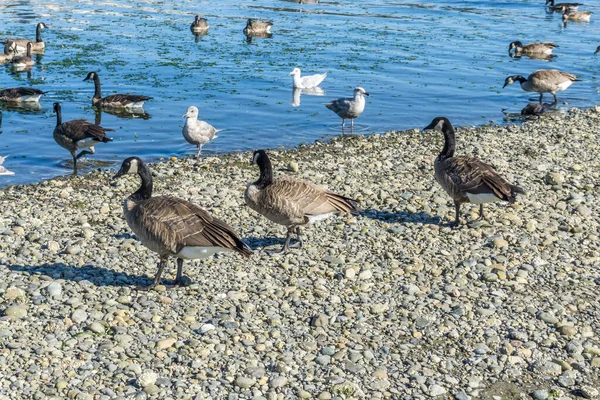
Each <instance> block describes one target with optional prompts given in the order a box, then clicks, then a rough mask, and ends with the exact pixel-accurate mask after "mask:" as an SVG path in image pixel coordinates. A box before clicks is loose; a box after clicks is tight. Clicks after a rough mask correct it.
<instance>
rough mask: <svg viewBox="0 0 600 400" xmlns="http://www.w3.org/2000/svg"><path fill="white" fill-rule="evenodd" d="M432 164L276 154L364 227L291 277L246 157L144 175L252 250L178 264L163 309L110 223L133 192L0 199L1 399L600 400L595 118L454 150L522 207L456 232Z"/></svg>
mask: <svg viewBox="0 0 600 400" xmlns="http://www.w3.org/2000/svg"><path fill="white" fill-rule="evenodd" d="M442 145H443V138H442V135H441V134H440V133H439V132H435V133H433V132H432V133H423V132H420V131H418V130H414V131H406V132H389V133H386V134H384V135H373V136H368V137H362V136H344V137H339V138H335V139H333V140H331V141H330V142H328V143H321V142H318V143H315V144H312V145H309V146H302V147H300V148H298V149H294V150H286V151H271V152H270V155H271V158H272V160H273V164H274V168H275V173H276V174H293V175H296V176H298V177H303V178H306V179H310V180H312V181H314V182H316V183H319V184H323V185H326V186H327V187H328V188H330V189H332V190H334V191H336V192H338V193H340V194H343V195H346V196H349V197H352V198H356V199H357V200H359V201H360V205H361V207H362V208H363V209H364V212H363V213H362V215H360V216H356V217H348V218H346V217H338V218H332V219H329V220H327V221H324V222H320V223H318V224H316V225H314V226H311V227H309V228H307V229H305V230H304V232H303V233H304V237H305V244H306V246H305V248H304V249H301V250H294V251H292V252H291V253H289V254H286V255H284V256H268V255H266V254H265V253H264V252H263V251H262V250H261V249H262V247H263V246H272V245H276V246H279V245H281V243H282V240H283V239H282V238H283V236H284V229H283V228H282V227H280V226H276V225H274V224H272V223H271V222H269V221H267V220H266V219H264V218H262V217H260V216H258V215H256V214H255V213H253V212H252V210H249V209H248V208H247V207H246V206H245V205H244V204H243V190H244V188H245V186H246V184H248V183H249V182H252V181H253V180H255V179H256V177H257V176H258V169H257V168H256V167H255V166H251V165H250V162H249V161H250V154H248V153H243V154H230V155H226V156H223V157H213V158H205V159H202V160H200V161H199V162H197V161H196V160H194V159H179V160H169V161H165V162H160V163H157V164H154V165H152V166H151V168H152V170H153V174H154V178H155V183H154V190H155V193H156V194H166V193H169V194H172V195H175V196H178V197H181V198H184V199H188V200H190V201H192V202H194V203H196V204H198V205H201V206H202V207H204V208H206V209H207V210H209V211H210V212H211V213H212V214H213V215H215V216H217V217H219V218H222V219H223V220H225V221H226V222H228V223H229V224H230V225H232V226H233V227H235V228H236V229H237V230H238V232H239V233H240V234H241V235H242V237H244V238H245V240H246V242H247V243H248V244H249V245H250V246H251V247H252V248H253V249H255V250H256V251H255V254H254V255H253V256H252V257H251V258H250V259H248V260H246V259H243V258H242V257H241V256H238V255H232V254H222V255H217V256H215V257H213V258H211V259H208V260H207V261H205V262H189V263H187V264H186V265H187V269H184V273H185V274H186V275H187V276H189V277H190V278H191V280H192V282H193V284H192V285H191V286H188V287H185V288H178V289H173V290H166V288H165V287H164V286H159V287H157V288H156V289H155V290H152V291H150V292H138V291H136V290H135V289H134V287H135V286H136V285H139V284H148V283H149V282H150V280H151V277H152V276H153V275H154V273H155V272H156V263H157V257H156V255H155V254H153V253H151V252H150V251H148V250H147V249H146V248H145V247H143V246H141V245H140V243H139V242H138V241H137V240H136V239H135V238H134V237H133V236H132V234H131V231H130V229H129V228H128V227H127V225H126V223H125V221H124V220H123V218H122V209H121V207H122V201H123V199H124V198H125V197H126V196H127V195H129V194H130V193H132V192H133V191H134V190H135V189H137V187H138V185H139V183H138V181H137V178H135V177H129V178H127V179H122V180H120V181H119V182H113V181H111V179H110V177H111V175H112V173H111V172H108V171H105V172H100V171H95V172H92V173H90V174H87V175H84V176H79V177H74V178H61V179H55V180H52V181H48V182H42V183H39V184H35V185H24V186H14V187H8V188H4V189H0V206H1V208H0V210H1V211H0V273H2V275H3V279H2V280H1V281H0V398H1V399H16V398H35V399H44V398H55V399H59V398H60V399H63V398H72V399H118V398H121V399H129V398H134V399H145V398H173V399H180V398H181V399H249V398H256V399H262V398H265V399H289V398H301V399H309V398H314V399H332V398H334V399H350V398H369V399H379V398H389V399H426V398H439V399H453V398H454V399H458V400H465V399H490V400H491V399H494V400H497V399H522V398H534V399H547V398H553V399H554V398H561V399H577V398H592V399H593V398H598V397H599V396H598V389H599V387H600V379H599V378H598V376H599V375H600V305H599V304H600V303H599V301H600V290H599V285H600V238H599V235H600V230H599V227H600V162H599V161H600V158H599V157H600V156H599V154H600V108H599V107H595V108H592V109H589V110H577V109H573V110H571V111H570V112H569V113H567V114H565V115H548V116H544V117H543V118H539V119H535V120H532V121H530V122H527V123H525V124H523V125H522V126H517V125H510V126H507V127H499V126H483V127H479V128H468V127H461V128H458V129H457V153H458V154H469V155H476V156H477V157H479V158H481V159H482V160H484V161H486V162H488V163H490V164H492V165H494V166H495V168H496V170H497V171H498V172H500V173H501V174H502V175H504V176H505V177H506V178H507V179H509V180H510V181H512V182H515V183H516V184H519V185H520V186H522V187H523V188H524V189H525V190H526V192H527V195H526V196H521V197H520V198H519V199H518V201H517V202H516V203H515V204H513V205H506V204H494V205H490V206H487V207H486V216H487V220H486V221H485V222H483V223H470V224H468V225H466V224H465V225H462V227H461V228H459V229H457V230H452V229H450V228H449V227H446V226H445V225H444V223H445V222H448V221H450V220H452V218H453V212H454V209H453V206H452V204H451V202H450V199H449V197H448V196H447V195H446V193H445V192H443V190H442V189H441V188H440V187H439V186H438V185H437V184H436V182H435V181H434V178H433V160H434V158H435V157H436V155H437V154H438V153H439V151H440V150H441V148H442ZM463 208H464V211H463V212H464V213H465V214H464V216H465V217H466V218H465V219H467V220H469V219H470V220H473V219H474V218H475V217H476V216H477V211H478V207H476V206H471V205H467V206H465V207H463ZM469 212H470V213H471V214H470V215H469ZM174 273H175V265H174V263H173V262H171V263H170V265H169V269H168V271H166V273H165V275H164V277H165V278H168V279H173V277H174Z"/></svg>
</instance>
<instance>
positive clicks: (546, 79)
mask: <svg viewBox="0 0 600 400" xmlns="http://www.w3.org/2000/svg"><path fill="white" fill-rule="evenodd" d="M577 81H579V80H578V79H577V77H576V76H575V75H573V74H571V73H569V72H561V71H559V70H557V69H539V70H537V71H535V72H533V73H531V75H529V76H528V77H527V79H525V78H524V77H522V76H521V75H512V76H509V77H508V78H506V79H505V80H504V86H502V88H505V87H506V86H508V85H511V84H513V83H515V82H519V83H520V84H521V88H522V89H523V90H525V91H526V92H538V93H539V94H540V103H541V102H542V96H544V93H552V96H554V103H557V102H558V100H557V98H556V92H562V91H563V90H566V89H567V88H568V87H569V86H571V85H572V84H573V82H577Z"/></svg>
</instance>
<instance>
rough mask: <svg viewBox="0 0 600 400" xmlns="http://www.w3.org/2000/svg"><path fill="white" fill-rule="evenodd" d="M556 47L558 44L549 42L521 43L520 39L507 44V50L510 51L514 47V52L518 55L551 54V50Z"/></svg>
mask: <svg viewBox="0 0 600 400" xmlns="http://www.w3.org/2000/svg"><path fill="white" fill-rule="evenodd" d="M556 47H558V46H557V45H555V44H554V43H551V42H536V43H529V44H526V45H524V44H523V43H521V42H520V41H518V40H517V41H515V42H512V43H511V44H509V45H508V51H509V52H510V51H511V50H512V49H515V53H516V54H517V55H520V54H545V55H550V54H552V50H554V49H555V48H556Z"/></svg>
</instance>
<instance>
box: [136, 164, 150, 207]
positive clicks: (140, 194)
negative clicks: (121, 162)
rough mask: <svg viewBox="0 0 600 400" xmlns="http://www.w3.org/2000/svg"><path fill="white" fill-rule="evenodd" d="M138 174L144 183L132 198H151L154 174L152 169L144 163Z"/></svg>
mask: <svg viewBox="0 0 600 400" xmlns="http://www.w3.org/2000/svg"><path fill="white" fill-rule="evenodd" d="M138 175H139V176H140V178H142V185H141V186H140V188H139V189H138V190H137V191H136V192H135V193H134V194H132V195H131V198H132V199H133V200H135V201H141V200H146V199H149V198H150V197H152V174H151V173H150V170H149V169H148V168H147V167H146V166H145V165H144V164H142V165H141V166H140V171H139V172H138Z"/></svg>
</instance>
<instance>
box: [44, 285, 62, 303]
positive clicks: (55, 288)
mask: <svg viewBox="0 0 600 400" xmlns="http://www.w3.org/2000/svg"><path fill="white" fill-rule="evenodd" d="M46 292H48V295H49V296H50V297H53V298H55V299H58V298H60V296H61V295H62V285H61V284H60V282H52V283H50V284H49V285H48V286H46Z"/></svg>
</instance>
